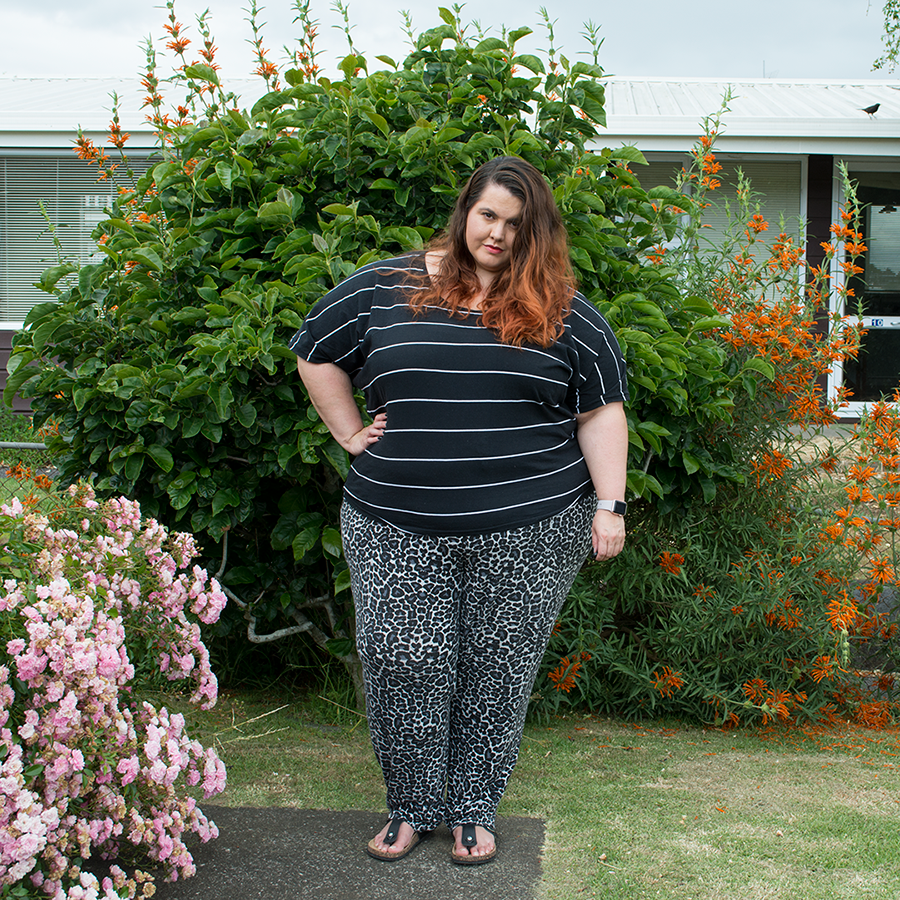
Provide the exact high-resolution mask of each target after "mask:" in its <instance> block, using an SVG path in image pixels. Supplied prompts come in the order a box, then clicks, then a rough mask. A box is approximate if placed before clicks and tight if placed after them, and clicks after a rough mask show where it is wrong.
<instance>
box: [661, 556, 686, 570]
mask: <svg viewBox="0 0 900 900" xmlns="http://www.w3.org/2000/svg"><path fill="white" fill-rule="evenodd" d="M683 564H684V557H683V556H682V555H681V554H680V553H669V552H668V551H666V552H665V553H661V554H660V555H659V567H660V568H661V569H662V570H663V572H668V573H669V575H680V574H681V567H682V565H683Z"/></svg>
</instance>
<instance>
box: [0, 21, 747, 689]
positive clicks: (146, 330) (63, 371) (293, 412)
mask: <svg viewBox="0 0 900 900" xmlns="http://www.w3.org/2000/svg"><path fill="white" fill-rule="evenodd" d="M169 8H170V24H169V25H168V26H167V28H168V31H169V33H170V35H171V36H172V41H171V42H170V46H173V47H175V49H176V51H177V52H179V53H180V54H181V56H180V63H179V65H178V68H177V70H176V74H175V83H176V85H180V86H183V87H185V88H186V89H187V90H188V94H189V97H188V100H186V101H184V104H183V105H179V106H178V108H177V115H176V114H175V112H173V113H172V115H171V116H170V115H168V114H166V113H165V112H164V111H163V109H164V102H163V99H162V96H161V92H162V90H163V84H162V82H161V80H160V78H159V76H158V74H157V70H156V57H155V54H154V52H153V51H152V49H150V50H148V70H147V72H146V73H145V79H144V80H145V85H146V86H147V89H148V92H149V96H148V103H149V104H150V106H151V115H152V116H153V118H154V120H155V121H156V123H157V126H158V128H159V131H160V137H161V147H160V155H159V161H158V163H157V164H156V165H155V166H154V167H153V168H152V170H151V171H150V173H149V174H148V175H147V176H146V177H144V178H142V179H140V180H139V181H138V182H137V184H136V185H135V186H134V187H133V188H132V189H130V190H128V191H126V192H125V193H123V194H122V196H121V197H120V199H119V202H118V203H117V204H116V205H115V207H114V208H113V209H112V210H111V212H110V216H109V218H108V219H107V220H106V221H105V222H103V223H102V224H101V225H100V226H99V228H98V231H97V238H98V242H99V246H100V247H101V249H102V250H103V251H104V254H105V259H104V260H103V261H102V262H100V263H98V264H95V265H86V266H83V267H81V268H80V269H79V270H78V271H77V272H75V273H74V274H72V273H71V272H70V269H71V268H72V267H69V266H63V267H57V268H54V269H52V270H49V271H48V272H47V273H46V274H45V276H44V278H43V281H42V285H43V286H44V287H45V289H46V290H47V291H48V292H49V293H51V294H54V295H55V297H54V300H53V301H52V302H48V303H45V304H41V305H38V306H37V307H35V308H34V310H33V311H32V312H31V314H30V315H29V316H28V320H27V322H26V328H25V330H24V332H22V333H21V334H20V335H19V336H18V338H17V340H16V343H15V348H14V352H13V356H12V360H11V363H10V370H11V377H10V381H9V386H8V388H7V395H10V394H11V393H13V392H15V391H19V390H21V391H22V392H23V393H24V394H25V395H26V396H29V397H30V398H31V401H32V404H33V408H34V414H35V422H36V423H37V424H38V425H40V424H41V423H44V422H47V421H49V420H56V421H57V422H58V423H59V428H60V437H59V438H57V439H54V440H52V441H51V444H52V448H53V450H54V452H55V453H56V454H58V465H59V468H60V474H61V478H62V479H63V480H64V481H72V480H74V479H77V478H80V477H86V476H89V475H90V476H92V477H93V479H94V483H95V484H96V486H97V488H98V490H101V491H105V492H115V493H124V494H127V495H128V496H132V497H136V498H138V499H139V500H140V502H141V505H142V508H143V509H144V510H145V511H146V512H147V513H148V514H151V515H154V516H158V517H159V518H160V519H161V520H163V521H165V522H167V523H169V524H171V525H173V526H177V527H182V528H184V527H186V528H190V529H191V530H192V531H193V532H195V533H196V534H198V535H200V536H201V537H202V540H203V543H204V547H205V550H206V552H207V553H208V554H209V555H210V556H213V555H216V556H217V557H220V558H223V569H224V576H223V582H224V584H226V585H227V586H228V589H229V590H230V591H231V592H232V596H233V597H235V599H236V600H237V601H238V604H239V605H240V606H241V607H243V609H244V616H245V618H246V627H247V631H248V634H249V636H250V637H251V639H253V640H265V639H269V638H272V637H273V636H287V635H290V634H294V633H298V632H306V633H307V634H308V635H310V636H311V637H312V638H313V639H314V640H315V641H316V642H317V643H319V644H320V645H322V646H325V645H326V644H327V646H328V648H329V649H330V650H331V651H332V652H334V653H335V654H336V655H338V656H339V657H341V658H342V659H343V660H344V661H345V662H346V663H347V664H348V666H349V667H350V669H351V672H353V673H354V674H355V677H356V678H357V684H358V670H357V669H356V666H355V662H354V660H355V657H354V653H353V649H352V615H351V613H350V610H349V604H348V602H347V601H348V599H349V598H348V597H347V593H345V592H344V590H345V588H346V587H347V584H348V581H347V577H346V569H345V567H344V563H343V561H342V556H341V547H340V538H339V534H338V531H337V522H338V505H339V502H340V491H341V479H342V477H343V476H344V474H345V473H346V471H347V466H348V460H347V457H346V454H345V453H344V452H343V451H342V450H341V449H340V448H339V446H338V445H337V444H336V443H335V441H334V440H332V439H331V437H330V436H329V434H328V432H327V429H326V428H325V426H324V425H323V424H322V422H321V421H320V420H319V417H318V416H317V414H316V412H315V410H314V409H313V408H312V406H311V405H310V403H309V400H308V398H307V396H306V393H305V391H304V389H303V387H302V385H301V383H300V381H299V379H298V377H297V376H296V372H295V368H294V360H293V358H292V354H291V353H290V352H289V351H288V350H287V348H286V341H287V339H288V338H289V336H290V335H291V333H292V332H293V331H294V330H295V329H296V328H297V327H299V325H300V323H301V322H302V320H303V316H304V315H305V313H306V312H307V310H308V309H309V308H310V305H311V304H312V303H313V302H314V301H315V300H316V299H317V298H318V297H320V296H321V295H322V293H323V292H325V291H326V290H327V289H328V288H330V287H331V286H333V285H334V284H335V283H337V282H338V281H340V280H341V279H342V278H344V277H345V276H347V275H348V274H349V273H351V272H352V271H354V269H356V268H357V267H358V266H359V265H361V264H363V263H365V262H366V261H368V260H371V259H373V258H376V257H379V256H381V257H383V256H388V255H392V254H397V253H401V252H404V251H407V250H415V249H419V248H421V247H422V246H423V242H424V241H426V240H427V239H428V238H429V237H430V236H431V235H432V234H433V232H434V230H435V229H436V228H439V227H440V226H441V225H442V224H443V223H444V222H445V220H446V218H447V215H448V213H449V210H450V205H451V203H452V201H453V199H454V197H455V195H456V193H457V191H458V190H459V188H460V187H461V185H462V184H463V183H464V181H465V180H466V178H467V177H468V175H469V173H470V172H471V171H472V170H473V169H474V168H475V167H477V166H478V165H479V164H481V163H482V162H484V161H485V160H487V159H489V158H490V157H493V156H496V155H498V154H518V155H520V156H522V157H524V158H526V159H528V160H529V161H530V162H532V163H534V164H535V165H536V166H537V167H538V168H539V169H540V170H541V171H542V172H543V173H544V174H545V176H546V177H547V178H548V180H549V182H550V184H551V185H552V187H553V190H554V193H555V196H556V198H557V200H558V203H559V205H560V208H561V209H562V211H563V214H564V216H565V220H566V224H567V226H568V228H569V233H570V235H571V241H572V259H573V262H574V265H575V268H576V272H577V275H578V277H579V279H580V282H581V289H582V291H583V292H584V293H585V294H586V295H587V297H588V298H589V299H590V300H592V301H593V302H594V303H595V304H597V306H598V307H599V308H600V309H601V310H602V311H603V312H604V313H605V314H606V315H607V317H608V318H609V320H610V322H611V323H612V325H613V327H614V328H615V330H616V332H617V334H618V336H619V339H620V341H621V343H622V345H623V349H624V351H625V354H626V357H627V360H628V365H629V370H630V375H631V385H632V392H633V397H632V401H631V403H630V404H629V407H628V416H629V425H630V429H631V439H632V446H631V455H630V469H629V476H628V484H629V488H630V490H631V492H632V495H633V496H635V497H641V498H645V499H646V501H647V502H648V503H650V504H656V505H659V504H662V505H663V506H664V507H665V509H667V510H674V509H678V508H683V507H685V506H690V505H691V504H693V503H695V502H697V501H698V500H700V499H702V500H705V501H706V502H709V501H711V500H712V499H713V498H714V497H715V495H716V491H717V485H719V484H722V483H727V482H730V481H734V480H735V479H738V478H739V477H740V476H739V473H738V472H737V470H736V469H735V467H734V465H733V459H732V454H731V452H730V449H729V447H728V446H727V445H723V444H722V443H720V442H716V441H712V440H710V438H709V436H710V434H711V433H712V426H713V425H714V424H715V423H717V422H728V421H729V420H730V417H731V411H732V408H733V405H734V397H733V392H734V390H735V388H736V386H737V387H739V386H740V385H741V384H742V381H741V379H742V378H743V379H744V380H746V379H750V380H751V381H752V380H754V379H755V378H757V377H758V373H757V372H754V371H752V368H751V369H746V370H745V369H744V367H743V366H742V364H734V363H729V361H728V356H727V353H726V349H725V348H724V347H723V346H722V344H721V343H720V342H719V341H716V340H713V339H711V338H710V337H708V334H707V333H708V332H709V331H710V330H711V329H713V328H715V327H717V326H721V325H722V324H723V323H724V320H723V319H722V318H721V317H720V316H719V315H718V314H717V313H716V312H715V310H714V308H713V306H712V304H711V302H710V301H709V300H708V299H703V298H701V297H699V296H697V295H689V296H685V294H684V293H683V292H682V291H681V289H680V288H679V285H678V282H677V280H676V279H675V278H674V277H673V274H672V273H671V272H669V271H665V270H663V269H660V268H658V267H655V266H653V265H649V264H648V263H647V259H646V257H645V255H644V254H645V251H649V250H650V249H651V247H652V245H653V244H654V242H655V241H657V240H659V236H660V234H663V235H664V236H665V235H668V236H670V237H671V236H672V234H673V233H674V229H675V226H676V222H677V217H678V216H679V215H681V214H682V212H683V211H684V210H685V209H691V208H692V201H691V200H690V199H688V198H687V197H685V196H683V195H681V194H680V193H676V192H674V191H672V190H671V189H668V188H655V189H652V190H650V191H645V190H644V189H642V188H641V187H640V184H639V182H638V179H637V177H636V176H635V175H634V174H633V173H632V172H631V170H630V168H629V164H630V163H634V164H639V163H641V162H642V161H643V160H642V157H641V155H640V153H639V152H638V151H637V150H635V149H634V148H627V147H626V148H620V149H619V150H613V151H610V150H602V151H601V150H598V151H595V152H587V151H586V150H585V142H586V141H588V140H591V141H595V140H598V139H599V135H598V128H599V127H600V126H602V124H603V119H604V112H603V100H604V91H603V84H602V70H601V69H600V67H599V66H598V65H597V64H596V58H597V53H596V50H597V47H596V46H594V48H593V49H594V59H595V62H592V63H588V62H577V63H574V64H572V63H570V62H569V61H568V60H567V59H566V58H565V57H563V56H557V55H556V53H555V51H552V50H551V51H550V52H549V54H547V55H545V56H544V57H538V56H535V55H530V54H520V53H518V52H517V50H516V43H517V41H518V40H519V39H520V38H521V37H522V36H524V35H525V34H528V33H529V30H528V29H524V28H523V29H518V30H515V31H510V32H508V33H506V34H505V35H504V37H503V38H495V37H487V38H481V39H471V38H469V37H467V36H466V34H465V33H464V30H463V28H462V26H461V23H460V22H459V20H458V19H457V18H456V17H455V16H454V15H453V14H451V13H449V12H447V11H446V10H442V12H441V15H442V17H443V20H444V21H443V24H440V25H438V26H437V27H436V28H433V29H430V30H428V31H425V32H423V33H422V34H421V35H419V36H417V37H416V38H415V46H416V49H415V51H414V52H413V53H412V54H410V56H409V57H408V58H407V59H406V60H405V61H404V62H403V64H402V66H396V65H395V64H394V63H393V61H391V60H388V59H387V58H385V57H379V60H380V61H381V62H382V63H384V64H386V65H387V66H388V68H387V69H382V70H379V71H370V69H372V65H371V61H370V60H366V59H364V58H363V57H362V56H360V55H357V54H356V53H351V54H350V55H348V56H347V58H346V59H344V60H343V62H342V63H341V66H340V68H341V72H342V75H343V77H342V78H341V79H340V80H338V81H333V82H332V81H330V80H328V79H327V78H324V77H321V76H320V75H319V74H318V71H317V64H316V63H315V55H314V48H313V38H314V33H315V28H314V25H313V23H312V22H311V20H310V19H309V13H308V9H307V8H305V7H302V6H301V7H300V21H301V26H302V29H303V30H302V35H301V40H300V45H299V48H298V50H297V51H296V60H295V62H296V65H295V66H294V67H289V68H287V69H286V71H284V72H283V73H282V74H279V73H278V70H277V68H276V67H275V66H274V65H273V64H272V63H271V62H269V60H268V59H266V57H265V54H264V51H263V50H262V46H261V44H260V43H259V41H257V44H256V46H257V49H258V52H259V57H260V65H259V71H260V74H261V75H262V76H263V77H265V79H266V83H267V86H268V88H269V90H268V91H267V92H266V93H265V95H264V96H263V97H261V99H259V100H258V101H257V102H256V103H255V104H254V105H253V107H252V109H250V110H249V111H239V110H238V109H237V108H235V105H234V101H233V98H230V97H229V96H228V95H227V94H226V93H225V91H224V88H223V87H222V86H221V83H220V78H219V75H218V73H217V72H216V70H215V68H214V66H213V56H212V54H213V48H212V41H211V39H210V38H209V36H208V33H206V32H205V33H206V39H205V41H204V49H203V50H202V51H201V54H202V55H203V56H204V59H205V62H203V63H201V64H194V65H188V64H187V59H186V57H185V56H184V52H185V46H186V42H187V39H186V38H185V37H184V34H183V31H182V30H181V26H179V25H178V23H177V22H176V21H175V18H174V10H173V9H172V4H171V3H170V4H169ZM551 45H552V33H551ZM282 78H283V82H282V81H281V80H280V79H282ZM191 110H195V111H196V112H195V114H192V113H191ZM110 140H111V141H112V143H113V144H115V145H116V146H119V147H121V144H122V143H123V141H124V138H123V136H122V135H121V131H120V130H117V126H115V127H114V129H113V131H112V133H111V136H110ZM79 150H80V153H81V154H82V155H83V156H84V157H85V158H86V159H88V161H89V162H93V163H96V164H97V165H98V167H99V168H100V169H101V170H102V171H103V172H104V173H105V172H108V170H109V168H110V165H111V164H110V162H109V160H108V159H106V158H105V155H104V154H103V153H102V152H101V151H99V150H98V149H97V148H95V147H93V146H92V145H91V144H90V142H88V141H86V140H84V139H83V138H82V139H80V141H79ZM63 276H68V277H69V280H62V279H63ZM71 278H74V281H73V280H71Z"/></svg>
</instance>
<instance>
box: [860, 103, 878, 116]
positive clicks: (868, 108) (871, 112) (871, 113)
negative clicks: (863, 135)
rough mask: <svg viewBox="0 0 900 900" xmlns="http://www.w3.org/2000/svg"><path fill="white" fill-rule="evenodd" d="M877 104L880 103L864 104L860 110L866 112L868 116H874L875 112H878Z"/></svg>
mask: <svg viewBox="0 0 900 900" xmlns="http://www.w3.org/2000/svg"><path fill="white" fill-rule="evenodd" d="M879 106H881V104H880V103H873V104H872V105H871V106H865V107H863V110H862V111H863V112H864V113H868V114H869V116H874V115H875V113H877V112H878V107H879Z"/></svg>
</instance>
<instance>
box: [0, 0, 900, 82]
mask: <svg viewBox="0 0 900 900" xmlns="http://www.w3.org/2000/svg"><path fill="white" fill-rule="evenodd" d="M258 2H259V5H260V6H262V7H264V9H263V13H262V16H261V20H262V21H265V22H267V23H268V24H267V25H266V27H265V28H264V29H263V33H264V37H265V45H266V47H267V48H268V49H269V50H270V51H271V54H270V56H271V58H272V59H273V61H276V62H280V61H281V59H282V58H283V57H284V53H283V51H282V50H281V48H282V47H283V46H284V45H286V44H287V45H290V44H292V43H293V42H294V39H295V37H296V35H297V34H298V33H299V29H298V27H297V26H296V25H293V24H292V20H293V18H294V16H295V15H296V13H295V11H294V4H293V2H292V0H258ZM443 2H444V3H447V0H443ZM439 5H440V4H439V3H435V2H431V0H400V2H399V6H397V7H395V5H394V4H393V3H392V2H385V0H365V2H363V0H350V16H351V20H352V22H353V23H354V24H355V27H354V30H353V37H354V42H355V44H356V46H357V49H358V50H360V51H361V52H362V53H363V54H364V55H366V56H367V57H368V58H369V59H370V60H371V62H370V69H374V68H375V67H379V66H380V65H381V64H380V63H377V62H376V61H375V60H374V57H375V56H376V55H380V54H387V55H389V56H392V57H393V58H394V59H396V60H398V61H399V60H401V59H402V58H403V56H404V55H405V54H406V53H407V52H408V49H409V47H408V44H406V38H405V35H404V32H403V27H402V18H401V16H400V13H399V12H398V9H407V10H409V12H410V13H411V15H412V19H413V24H414V26H415V28H416V30H418V31H421V30H424V29H426V28H430V27H434V26H435V25H439V24H441V22H440V19H439V16H438V12H437V8H438V6H439ZM448 5H449V4H448ZM541 5H546V6H547V7H548V9H549V10H550V14H551V16H552V18H554V19H556V20H557V23H556V44H557V46H560V47H561V48H562V52H563V53H564V54H565V55H566V56H568V57H569V59H571V60H576V59H579V58H581V57H580V56H579V54H581V53H583V52H584V51H585V50H586V49H587V44H586V43H585V41H584V39H583V38H581V37H580V34H581V32H582V31H583V23H584V21H585V20H586V19H592V20H593V21H594V22H595V23H596V24H598V25H600V26H601V30H600V34H601V36H602V37H603V38H604V44H603V47H602V50H601V64H602V65H603V67H604V69H605V70H606V72H607V73H608V74H611V75H630V76H636V75H670V76H712V77H721V78H727V79H735V78H762V77H767V78H791V79H799V78H827V79H845V78H849V79H860V78H881V77H885V75H884V74H883V73H880V72H873V71H872V62H873V61H874V60H875V59H876V58H877V57H878V56H879V55H880V54H881V40H880V36H881V31H882V24H883V18H882V13H881V8H882V6H883V3H882V0H755V2H752V3H751V2H734V0H720V2H719V3H716V4H709V5H706V9H707V10H708V11H707V12H702V9H703V5H701V4H696V3H695V4H684V3H681V4H679V3H676V2H673V0H638V2H636V3H627V2H623V0H617V2H608V0H595V2H592V3H586V2H584V0H544V2H543V4H542V3H540V2H538V3H533V2H531V0H525V2H521V0H520V2H509V0H506V2H501V3H494V4H490V5H489V6H488V7H483V6H481V5H478V4H475V3H469V4H467V5H466V6H465V7H464V9H463V13H462V16H463V19H464V21H466V22H469V21H471V20H473V19H475V20H478V21H479V22H480V24H481V26H482V29H483V30H486V31H489V30H493V33H498V32H499V28H500V26H502V25H506V26H508V27H509V28H518V27H520V26H528V27H530V28H532V29H534V31H535V34H534V35H533V36H531V37H530V38H527V39H525V40H523V41H522V42H521V43H520V44H519V45H518V47H519V49H520V50H522V51H528V50H534V49H537V48H540V49H545V48H547V47H548V39H547V32H546V29H545V28H543V27H542V26H541V17H540V14H539V12H538V10H539V8H540V6H541ZM248 6H249V0H175V9H176V13H177V17H178V20H179V21H180V22H182V23H183V24H184V25H186V26H189V32H188V35H189V36H191V37H194V38H195V39H196V38H198V32H197V28H196V16H197V14H198V13H199V12H201V11H202V10H204V9H207V8H208V9H209V12H210V24H211V27H212V32H213V35H214V36H215V39H216V44H217V46H218V47H219V54H218V57H217V59H218V62H219V63H220V65H221V66H222V74H223V76H224V77H225V80H226V82H227V79H228V76H231V77H233V78H243V77H245V76H247V75H249V74H250V73H251V72H252V69H253V67H254V63H253V57H252V51H251V49H250V46H249V45H248V44H247V43H246V41H247V38H249V37H250V29H249V25H248V24H247V22H246V21H245V20H246V18H247V13H246V11H245V9H246V8H247V7H248ZM313 12H314V16H315V18H317V19H318V20H319V23H320V24H319V31H320V35H321V38H320V40H319V42H318V45H319V47H320V49H321V50H322V51H323V64H324V68H325V70H326V73H331V72H333V71H334V68H335V60H337V59H338V58H340V57H342V56H344V55H345V54H346V52H347V43H346V39H345V38H344V36H343V34H342V33H341V32H340V31H339V30H338V29H337V28H335V27H334V26H336V25H338V24H340V22H341V19H340V17H339V15H338V14H337V13H336V12H335V11H334V10H333V8H332V5H331V2H330V0H321V2H320V0H314V2H313ZM0 13H2V16H0V23H2V28H0V74H3V75H21V76H42V75H56V76H79V75H116V76H120V75H121V76H133V75H136V74H138V73H139V72H140V71H141V69H142V66H143V64H144V52H143V50H142V49H141V44H142V42H143V40H144V39H145V38H147V37H152V38H153V39H154V42H155V43H156V44H157V46H158V50H159V52H160V54H161V55H163V54H165V51H164V44H165V35H164V32H163V25H164V24H165V22H166V21H167V13H166V9H165V3H164V0H118V2H116V0H113V2H110V0H24V2H23V0H0ZM197 43H199V41H197ZM188 55H189V57H190V50H189V51H188ZM898 77H900V75H898Z"/></svg>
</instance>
